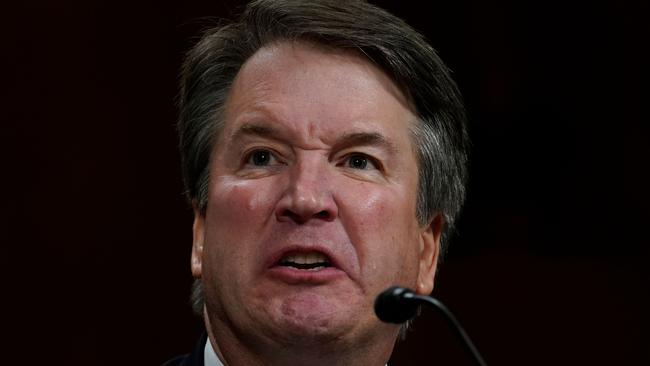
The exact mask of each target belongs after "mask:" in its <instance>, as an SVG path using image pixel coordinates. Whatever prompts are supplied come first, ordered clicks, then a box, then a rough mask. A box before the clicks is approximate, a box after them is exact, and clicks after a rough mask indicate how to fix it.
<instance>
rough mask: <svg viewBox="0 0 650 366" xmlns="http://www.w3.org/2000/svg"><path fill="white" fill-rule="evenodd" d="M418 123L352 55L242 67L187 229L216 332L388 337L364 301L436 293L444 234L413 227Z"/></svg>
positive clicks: (288, 47)
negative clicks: (203, 195)
mask: <svg viewBox="0 0 650 366" xmlns="http://www.w3.org/2000/svg"><path fill="white" fill-rule="evenodd" d="M414 121H415V117H414V115H413V114H412V113H411V111H410V109H409V106H408V103H407V100H406V98H405V97H404V96H403V94H402V93H401V92H400V91H399V90H398V88H397V87H396V86H395V85H394V84H393V83H392V82H391V80H390V79H389V78H388V77H387V76H386V75H385V74H384V73H383V72H382V71H380V70H379V69H378V68H377V67H375V66H374V65H372V64H370V63H369V62H367V61H366V60H365V59H363V58H361V57H359V56H356V55H354V54H349V53H341V52H336V51H324V50H322V49H319V48H316V47H315V46H312V45H308V44H303V43H278V44H274V45H271V46H267V47H264V48H262V49H261V50H260V51H258V52H257V53H256V54H255V55H253V57H251V58H250V59H249V60H248V61H247V62H246V63H245V64H244V66H243V67H242V69H241V70H240V72H239V74H238V76H237V78H236V80H235V82H234V85H233V88H232V90H231V92H230V96H229V100H228V102H227V105H226V110H225V124H224V127H223V129H222V131H221V133H220V135H219V137H218V140H217V142H216V144H215V150H214V151H213V156H212V161H211V165H210V175H211V178H210V187H209V203H208V206H207V210H206V212H205V215H200V214H197V217H196V221H195V225H194V249H193V263H192V270H193V274H194V275H195V276H196V277H199V278H202V282H203V286H204V292H205V298H206V304H207V305H206V306H207V313H208V317H209V319H208V321H209V323H210V324H212V327H213V328H220V329H223V328H224V327H226V328H228V329H229V331H230V332H232V333H234V334H235V335H241V334H245V335H247V336H251V334H253V337H257V338H259V339H256V341H257V342H259V341H261V342H265V341H266V342H293V344H295V342H313V341H314V340H319V341H323V340H345V339H348V338H349V339H357V340H358V339H362V338H363V339H370V338H368V337H373V336H374V337H377V336H379V335H380V334H387V333H388V334H390V337H394V336H395V334H396V332H397V327H396V326H389V325H385V324H381V323H380V322H379V320H378V319H377V318H376V317H375V315H374V312H373V302H374V299H375V297H376V296H377V294H379V293H380V292H381V291H382V290H384V289H385V288H387V287H389V286H391V285H401V286H407V287H410V288H415V289H416V291H417V292H419V293H429V292H430V291H431V290H432V287H433V275H434V272H435V263H436V259H437V252H438V250H437V248H438V240H439V236H440V235H439V234H440V229H441V226H442V223H441V222H439V220H436V221H435V222H436V223H435V224H434V225H428V226H424V227H423V226H421V225H419V224H418V221H417V219H416V190H417V183H418V173H417V162H416V156H415V149H414V146H413V145H412V141H411V136H410V130H409V127H410V126H411V124H412V123H415V122H414ZM215 323H217V324H218V325H217V324H215ZM220 331H223V330H220ZM217 338H218V337H217ZM262 338H263V339H262Z"/></svg>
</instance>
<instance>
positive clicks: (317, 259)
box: [278, 252, 331, 271]
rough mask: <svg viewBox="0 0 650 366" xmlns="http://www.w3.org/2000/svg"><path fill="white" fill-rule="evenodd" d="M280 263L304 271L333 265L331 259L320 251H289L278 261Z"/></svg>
mask: <svg viewBox="0 0 650 366" xmlns="http://www.w3.org/2000/svg"><path fill="white" fill-rule="evenodd" d="M278 265H279V266H283V267H291V268H295V269H299V270H303V271H320V270H323V269H325V268H328V267H331V264H330V260H329V259H328V258H327V256H326V255H325V254H323V253H320V252H307V253H289V254H287V255H285V256H284V257H282V258H281V259H280V260H279V261H278Z"/></svg>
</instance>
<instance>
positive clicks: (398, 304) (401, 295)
mask: <svg viewBox="0 0 650 366" xmlns="http://www.w3.org/2000/svg"><path fill="white" fill-rule="evenodd" d="M420 304H426V305H428V306H430V307H433V308H435V309H437V310H438V311H439V312H440V313H442V315H443V316H444V318H445V319H446V320H447V322H448V324H449V325H450V327H451V328H453V329H454V331H455V333H456V334H457V335H458V337H460V339H461V340H462V343H463V346H464V347H465V350H466V351H467V352H468V353H470V354H471V355H472V357H473V358H474V360H475V361H476V363H477V364H478V365H480V366H487V364H486V363H485V360H483V357H481V354H480V353H479V351H478V349H477V348H476V346H475V345H474V343H472V340H471V339H469V335H468V334H467V332H465V329H463V327H462V326H461V325H460V322H459V321H458V320H457V319H456V317H455V316H454V314H452V313H451V311H450V310H449V309H448V308H447V307H446V306H445V304H443V303H442V302H440V301H439V300H437V299H435V298H433V297H431V296H422V295H416V294H415V293H414V292H413V291H411V290H409V289H406V288H402V287H391V288H389V289H387V290H385V291H384V292H382V293H381V294H380V295H379V296H377V300H376V301H375V312H376V313H377V316H378V317H379V319H381V320H382V321H384V322H389V323H403V322H405V321H406V320H408V319H410V318H412V317H413V316H415V313H416V312H417V306H418V305H420Z"/></svg>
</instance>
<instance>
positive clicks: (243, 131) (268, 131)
mask: <svg viewBox="0 0 650 366" xmlns="http://www.w3.org/2000/svg"><path fill="white" fill-rule="evenodd" d="M244 136H260V137H269V138H272V139H275V140H279V139H280V136H281V133H280V130H278V129H277V128H273V127H271V126H268V125H260V124H255V123H245V124H243V125H242V126H241V127H239V128H238V129H237V131H235V132H233V134H232V135H231V136H230V138H231V139H232V140H237V139H239V138H241V137H244Z"/></svg>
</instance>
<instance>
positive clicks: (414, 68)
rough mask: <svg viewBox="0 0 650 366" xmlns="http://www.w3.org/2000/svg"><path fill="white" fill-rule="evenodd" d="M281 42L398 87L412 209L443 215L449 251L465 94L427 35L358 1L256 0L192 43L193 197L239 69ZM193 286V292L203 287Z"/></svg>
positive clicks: (182, 101) (199, 197) (461, 185)
mask: <svg viewBox="0 0 650 366" xmlns="http://www.w3.org/2000/svg"><path fill="white" fill-rule="evenodd" d="M280 41H302V42H309V43H313V44H316V45H320V46H322V47H325V48H328V49H330V48H333V49H340V50H344V51H352V52H356V53H358V54H360V55H362V56H364V57H367V59H368V60H369V61H370V62H372V63H374V64H376V65H377V66H378V67H380V68H381V69H382V70H383V71H384V72H385V73H386V74H387V75H388V76H389V77H391V78H392V80H393V81H394V82H395V84H396V85H397V86H398V87H400V89H401V90H402V92H403V93H404V94H405V95H406V96H407V98H408V99H409V101H410V103H411V105H412V108H413V109H414V111H413V112H414V114H415V115H416V116H417V118H418V121H417V123H415V124H414V125H413V126H412V128H411V133H412V138H413V143H414V146H415V149H416V154H417V158H418V175H419V177H418V179H419V180H418V192H417V194H418V196H417V212H415V215H416V217H417V219H418V221H419V222H420V224H422V225H428V224H430V222H431V220H432V219H433V218H434V217H435V216H436V215H437V214H442V215H443V216H444V218H445V222H446V227H445V235H444V236H443V240H442V248H441V251H442V253H445V252H446V248H447V240H446V237H447V235H446V233H448V232H449V231H450V230H453V227H454V223H455V219H456V217H457V215H458V214H459V212H460V210H461V207H462V205H463V201H464V199H465V183H466V180H467V160H468V157H467V151H468V144H469V140H468V137H467V131H466V116H465V109H464V107H463V103H462V98H461V95H460V92H459V91H458V88H457V86H456V84H455V83H454V81H453V80H452V78H451V76H450V71H449V69H448V68H447V67H446V66H445V65H444V64H443V62H442V60H441V59H440V58H439V57H438V55H437V54H436V51H435V50H434V49H433V48H432V47H431V46H430V45H429V44H428V43H427V42H426V41H425V39H424V38H423V37H422V35H420V34H419V33H418V32H416V31H415V30H414V29H413V28H411V27H410V26H409V25H407V24H406V23H405V22H404V21H402V20H401V19H399V18H397V17H395V16H393V15H391V14H390V13H388V12H386V11H385V10H383V9H380V8H378V7H376V6H374V5H371V4H368V3H367V2H365V1H362V0H321V1H309V0H256V1H253V2H251V3H249V4H248V6H247V7H246V8H245V10H244V11H243V13H242V14H241V16H240V17H239V19H238V21H236V22H233V23H230V24H227V25H223V26H219V27H216V28H212V29H210V30H208V31H207V32H206V33H205V34H204V35H203V37H202V38H201V40H200V41H199V42H198V43H197V44H196V45H195V46H194V47H193V48H192V49H191V50H190V51H189V52H188V54H187V56H186V59H185V62H184V64H183V67H182V72H181V88H180V97H179V107H180V117H179V121H178V131H179V137H180V151H181V159H182V171H183V178H184V183H185V188H186V194H187V197H188V199H189V200H190V202H191V203H192V205H193V206H194V207H195V208H197V209H198V210H199V211H200V213H201V214H204V213H205V209H206V206H207V203H208V187H209V180H210V175H209V166H210V156H211V152H212V151H213V143H214V141H215V140H216V138H217V136H218V134H219V132H220V130H221V128H222V126H223V124H224V120H223V111H224V105H225V103H226V100H227V98H228V94H229V92H230V89H231V87H232V84H233V82H234V80H235V77H236V76H237V73H238V72H239V70H240V68H241V67H242V65H243V64H244V63H245V62H246V61H247V60H248V59H249V58H250V57H251V56H252V55H253V54H255V53H256V52H257V51H258V50H259V49H260V48H262V47H264V46H266V45H268V44H271V43H274V42H280ZM440 257H442V256H440ZM197 286H200V285H196V286H195V290H194V291H193V293H194V294H195V295H196V294H198V296H201V291H200V288H198V287H197ZM193 305H195V310H196V309H198V308H201V309H202V301H201V299H198V298H196V296H193ZM200 313H202V310H201V312H200Z"/></svg>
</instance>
